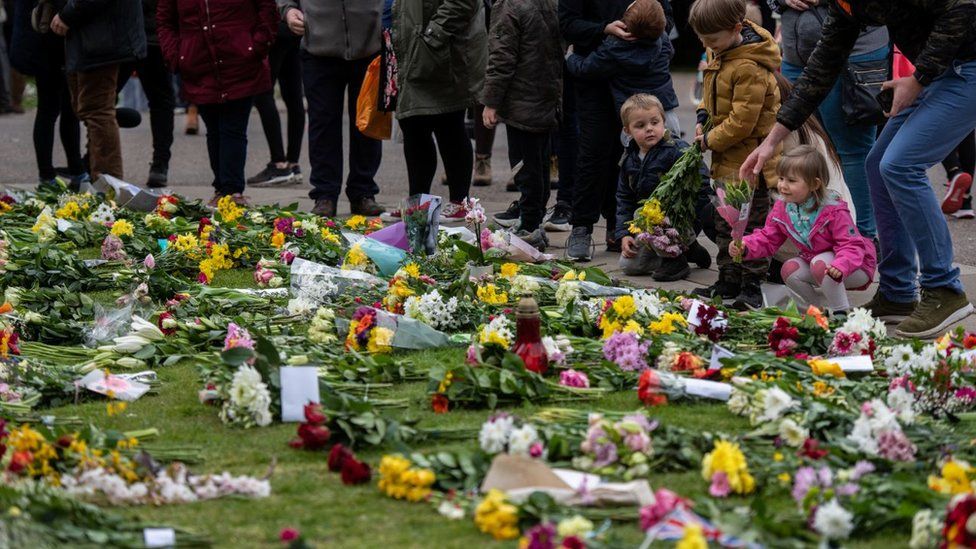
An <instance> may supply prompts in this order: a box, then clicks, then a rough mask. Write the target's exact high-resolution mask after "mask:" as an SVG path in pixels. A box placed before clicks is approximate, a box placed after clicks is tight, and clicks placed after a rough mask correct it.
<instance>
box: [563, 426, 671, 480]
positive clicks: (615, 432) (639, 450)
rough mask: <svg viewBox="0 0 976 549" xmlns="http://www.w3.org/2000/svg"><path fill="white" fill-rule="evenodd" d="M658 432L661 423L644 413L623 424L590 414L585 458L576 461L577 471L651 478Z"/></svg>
mask: <svg viewBox="0 0 976 549" xmlns="http://www.w3.org/2000/svg"><path fill="white" fill-rule="evenodd" d="M656 428H657V422H653V421H650V420H648V419H647V416H645V415H643V414H640V413H637V414H631V415H628V416H624V417H623V418H621V419H620V420H619V421H611V420H609V419H606V418H605V417H604V416H603V415H602V414H590V417H589V427H588V429H587V431H586V436H585V438H584V439H583V442H582V443H581V444H580V450H581V451H582V455H581V456H577V457H575V458H573V467H576V468H578V469H581V470H583V471H590V472H593V473H596V474H599V475H607V476H612V477H623V478H624V479H627V480H631V479H634V478H640V477H644V476H647V474H648V473H649V472H650V464H649V461H650V458H651V456H653V455H654V446H653V445H652V443H651V433H652V432H653V431H654V430H655V429H656Z"/></svg>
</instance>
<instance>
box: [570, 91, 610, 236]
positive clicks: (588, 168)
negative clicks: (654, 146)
mask: <svg viewBox="0 0 976 549" xmlns="http://www.w3.org/2000/svg"><path fill="white" fill-rule="evenodd" d="M574 84H575V85H576V98H577V102H576V113H577V120H578V122H579V156H578V157H577V158H576V185H575V187H574V188H573V218H572V224H573V226H574V227H580V226H583V227H589V228H592V227H593V225H595V224H596V223H597V221H599V220H600V215H601V214H602V215H603V217H604V218H606V220H607V233H608V234H613V225H614V224H615V222H616V217H615V216H616V209H617V204H616V202H617V200H616V189H617V176H618V173H619V171H620V169H619V166H618V164H619V161H620V155H621V154H622V152H623V145H621V143H620V129H621V125H620V115H619V113H617V112H615V111H616V106H615V104H614V101H613V95H611V93H610V87H609V86H608V85H607V83H606V82H587V81H585V80H576V81H575V82H574ZM560 187H562V185H560Z"/></svg>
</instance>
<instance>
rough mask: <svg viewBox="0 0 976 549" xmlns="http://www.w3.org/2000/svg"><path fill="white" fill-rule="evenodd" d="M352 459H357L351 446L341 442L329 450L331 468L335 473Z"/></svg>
mask: <svg viewBox="0 0 976 549" xmlns="http://www.w3.org/2000/svg"><path fill="white" fill-rule="evenodd" d="M351 459H355V457H354V456H353V454H352V452H350V451H349V448H346V447H345V446H343V445H341V444H336V445H335V446H333V447H332V450H329V470H330V471H332V472H333V473H338V472H339V471H341V470H342V468H343V466H344V465H345V463H346V462H347V461H349V460H351Z"/></svg>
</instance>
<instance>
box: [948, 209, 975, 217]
mask: <svg viewBox="0 0 976 549" xmlns="http://www.w3.org/2000/svg"><path fill="white" fill-rule="evenodd" d="M952 217H954V218H956V219H973V218H976V212H974V211H973V210H959V211H957V212H955V213H954V214H952Z"/></svg>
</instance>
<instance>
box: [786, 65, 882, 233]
mask: <svg viewBox="0 0 976 549" xmlns="http://www.w3.org/2000/svg"><path fill="white" fill-rule="evenodd" d="M888 53H889V52H888V48H887V47H884V48H879V49H877V50H875V51H873V52H869V53H864V54H861V55H854V56H851V57H850V61H854V62H859V61H876V60H879V59H884V58H886V57H887V56H888ZM782 70H783V76H785V77H786V78H788V79H789V80H790V82H796V79H797V78H799V77H800V73H802V72H803V67H799V66H797V65H791V64H789V63H787V62H785V61H784V62H783V65H782ZM841 100H842V94H841V82H840V79H839V78H838V79H837V82H836V83H835V84H834V87H833V88H831V90H830V93H828V94H827V97H826V98H825V99H824V100H823V102H822V103H821V104H820V109H819V114H820V116H819V119H820V122H821V123H822V124H823V127H824V129H825V130H827V135H829V136H830V140H831V141H832V142H833V144H834V148H835V149H837V155H838V156H840V162H841V171H842V172H843V173H844V182H845V183H846V184H847V188H848V189H849V190H850V191H851V200H852V201H853V202H854V208H855V209H856V210H857V229H858V231H860V232H861V234H862V235H863V236H866V237H868V238H874V236H875V235H876V234H877V232H878V230H877V227H876V225H875V222H874V208H873V207H872V205H871V194H870V191H869V190H868V180H867V174H866V173H865V171H864V162H865V160H866V159H867V156H868V151H870V150H871V146H872V145H874V137H875V134H877V131H878V128H877V127H876V126H850V125H848V124H847V123H846V122H844V111H843V109H842V108H841Z"/></svg>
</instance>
